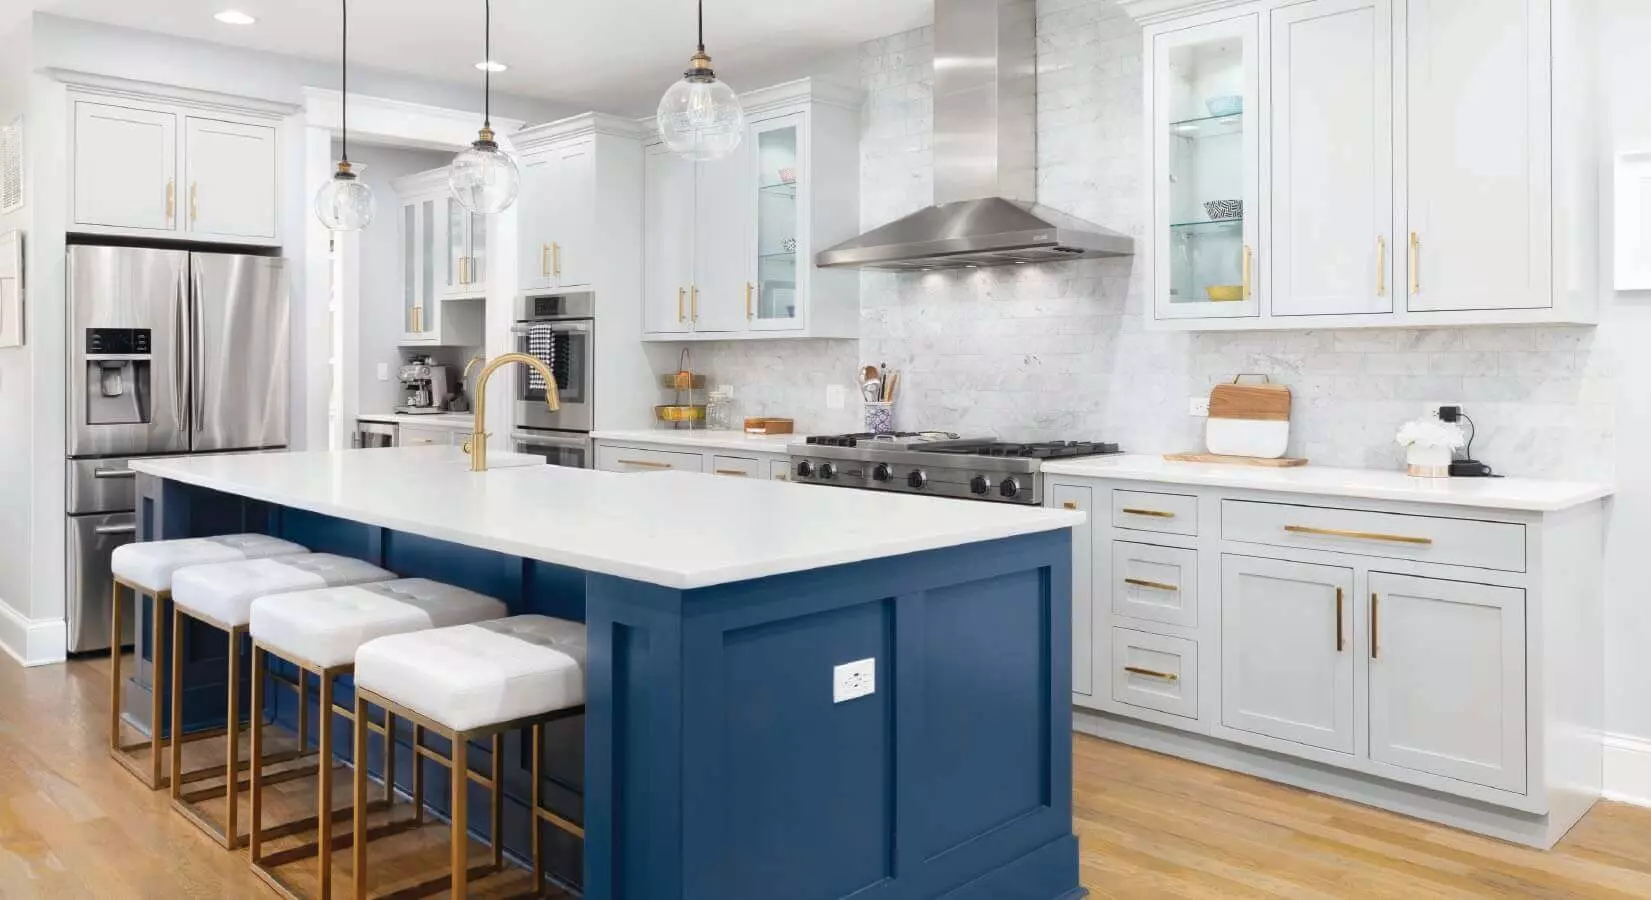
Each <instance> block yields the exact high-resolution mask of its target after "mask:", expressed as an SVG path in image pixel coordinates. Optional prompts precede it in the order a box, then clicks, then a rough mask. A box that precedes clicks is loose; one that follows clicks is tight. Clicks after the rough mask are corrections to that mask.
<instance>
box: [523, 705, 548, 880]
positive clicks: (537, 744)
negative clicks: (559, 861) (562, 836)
mask: <svg viewBox="0 0 1651 900" xmlns="http://www.w3.org/2000/svg"><path fill="white" fill-rule="evenodd" d="M544 740H545V725H544V723H543V722H539V723H537V724H535V725H534V726H533V763H532V765H530V766H528V771H529V772H530V773H532V776H533V809H531V810H529V811H528V816H527V820H528V823H529V824H528V830H529V833H530V835H531V837H532V840H533V896H535V897H537V896H539V893H540V892H541V891H543V890H544V889H545V853H544V850H543V848H542V845H543V843H544V842H543V837H544V833H543V832H542V831H541V830H540V829H541V827H542V826H541V825H540V824H539V821H540V819H539V808H540V807H542V806H543V805H544V798H543V797H542V796H541V793H542V788H541V787H540V780H541V779H540V775H539V760H540V759H543V758H544V749H545V745H544Z"/></svg>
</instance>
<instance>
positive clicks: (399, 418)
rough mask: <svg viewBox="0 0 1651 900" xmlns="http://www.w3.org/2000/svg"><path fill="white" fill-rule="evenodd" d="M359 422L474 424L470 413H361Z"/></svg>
mask: <svg viewBox="0 0 1651 900" xmlns="http://www.w3.org/2000/svg"><path fill="white" fill-rule="evenodd" d="M356 420H357V421H360V422H389V423H391V424H393V425H424V426H427V427H430V428H463V429H464V430H466V431H469V430H470V429H471V427H472V426H473V425H474V424H475V421H476V420H475V417H474V416H473V415H472V414H471V413H432V414H427V415H422V416H409V415H407V414H406V413H395V412H392V413H363V414H361V415H359V416H356ZM541 461H542V460H541Z"/></svg>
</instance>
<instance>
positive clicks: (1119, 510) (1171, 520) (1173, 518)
mask: <svg viewBox="0 0 1651 900" xmlns="http://www.w3.org/2000/svg"><path fill="white" fill-rule="evenodd" d="M1112 527H1114V528H1133V529H1135V530H1137V531H1161V532H1163V533H1165V534H1197V533H1198V498H1197V497H1194V496H1192V495H1190V494H1152V493H1147V492H1145V491H1116V490H1115V491H1113V492H1112Z"/></svg>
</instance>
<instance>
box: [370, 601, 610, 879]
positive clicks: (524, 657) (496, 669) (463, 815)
mask: <svg viewBox="0 0 1651 900" xmlns="http://www.w3.org/2000/svg"><path fill="white" fill-rule="evenodd" d="M369 705H372V706H377V707H379V708H381V709H383V710H385V712H386V713H387V714H390V715H395V716H401V717H403V718H406V719H410V720H412V721H413V723H414V724H415V726H420V727H422V728H425V729H428V730H431V731H434V732H435V733H436V734H438V735H441V736H442V737H445V738H447V739H448V740H449V741H450V742H451V743H452V748H453V750H452V757H451V758H450V759H448V758H444V757H442V756H441V755H440V754H439V753H436V752H435V751H433V750H429V749H427V748H426V747H424V745H423V744H422V743H421V742H415V743H414V745H413V753H414V756H413V760H414V763H415V767H416V769H415V772H416V774H415V782H414V788H413V791H414V802H415V803H421V802H422V799H423V798H422V790H421V787H422V785H421V784H420V782H419V780H418V776H417V770H422V768H423V765H422V763H421V762H420V758H421V757H422V758H426V759H431V760H434V761H436V762H437V763H439V764H441V765H444V766H447V767H448V768H449V769H450V770H451V772H452V778H451V781H452V791H453V796H452V807H451V809H450V810H449V814H450V818H451V836H450V841H451V848H450V856H451V859H452V862H451V867H452V872H451V874H450V875H447V876H443V877H440V878H436V879H433V880H431V881H427V882H424V883H422V884H419V885H416V886H413V887H409V888H406V889H404V890H399V891H397V892H396V896H422V895H423V893H427V892H429V891H431V890H435V889H437V888H439V887H440V885H441V884H442V883H443V882H447V883H449V885H450V889H449V890H450V894H451V896H452V897H454V898H455V900H456V898H461V897H464V896H465V892H466V890H467V889H468V885H469V880H470V877H471V876H472V875H476V876H478V877H480V876H483V875H487V874H491V873H493V872H497V871H500V870H501V869H503V868H504V844H503V843H502V840H501V835H500V832H501V831H502V830H503V826H504V811H503V806H502V805H501V803H500V800H501V797H502V794H503V782H504V755H503V740H502V738H503V735H504V733H505V732H507V731H514V730H516V729H519V728H529V729H532V735H533V737H532V740H533V762H532V766H531V768H532V778H533V788H532V798H531V801H530V803H531V807H530V814H529V816H528V820H529V822H530V823H531V834H532V838H531V839H532V841H533V853H532V860H533V884H534V889H533V895H534V896H539V895H540V893H541V892H542V891H543V889H544V876H545V870H544V857H543V854H542V851H541V850H540V846H539V845H540V823H541V822H542V821H544V822H550V823H551V824H552V825H554V826H556V827H557V828H560V829H562V830H563V831H565V832H567V833H568V834H571V835H574V836H575V837H577V838H579V839H580V840H584V837H585V830H584V828H582V827H580V826H579V825H576V824H574V823H572V822H569V821H568V820H566V819H564V818H562V817H561V816H558V815H556V814H555V813H553V812H551V811H550V810H549V809H546V808H545V806H544V804H543V802H542V798H541V797H540V790H541V787H540V782H541V781H542V778H541V774H540V771H539V769H540V762H539V760H540V757H541V756H542V750H543V746H544V726H545V725H546V724H547V723H550V722H553V721H556V720H558V719H563V718H567V717H569V716H576V715H582V714H583V713H584V711H585V626H584V624H583V623H580V622H570V621H568V620H566V619H553V618H550V617H548V616H513V617H511V618H508V619H498V620H495V621H492V622H482V623H480V624H475V625H460V626H457V627H455V628H437V629H433V630H430V631H418V632H413V633H410V634H398V635H393V636H391V637H383V638H379V639H377V640H374V641H368V642H367V643H365V644H363V645H362V646H361V649H360V650H358V651H357V652H356V656H355V752H356V756H357V757H358V758H360V757H364V756H365V755H366V752H367V734H368V728H367V721H368V720H367V707H368V706H369ZM485 737H491V738H492V739H493V753H492V757H493V768H492V772H491V774H490V775H488V776H485V777H484V776H482V775H481V774H479V773H476V772H471V771H470V766H469V761H468V753H469V747H470V742H471V741H472V740H476V739H478V738H485ZM366 772H367V770H366V768H365V767H363V766H357V767H356V770H355V810H356V812H355V834H354V845H353V851H354V857H355V897H356V900H366V898H367V896H368V891H367V841H368V834H367V816H366V810H365V807H366V803H365V802H364V801H365V799H366V796H367V774H366ZM471 781H475V782H477V783H479V784H481V785H483V786H484V787H486V788H488V789H489V790H491V791H492V792H493V803H492V809H491V813H492V831H491V840H492V850H493V857H492V861H491V863H490V864H488V865H485V866H481V867H479V868H478V869H477V870H475V871H472V870H471V868H470V865H469V857H470V853H469V850H470V838H469V834H468V831H469V827H470V816H469V803H468V799H469V791H468V787H469V782H471Z"/></svg>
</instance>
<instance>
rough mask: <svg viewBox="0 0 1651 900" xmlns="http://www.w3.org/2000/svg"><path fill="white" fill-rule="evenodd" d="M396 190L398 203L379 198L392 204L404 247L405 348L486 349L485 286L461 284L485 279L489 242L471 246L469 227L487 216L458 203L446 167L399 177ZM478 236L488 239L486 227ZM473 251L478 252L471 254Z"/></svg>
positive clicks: (470, 229) (402, 270)
mask: <svg viewBox="0 0 1651 900" xmlns="http://www.w3.org/2000/svg"><path fill="white" fill-rule="evenodd" d="M391 187H392V188H393V189H394V191H395V196H394V198H393V201H392V198H387V197H380V198H379V203H380V204H384V205H389V204H390V203H392V202H393V203H394V205H393V206H392V207H391V208H393V209H395V211H396V230H397V233H398V236H399V245H400V248H401V301H402V315H403V319H402V328H403V333H402V336H401V343H402V344H403V345H404V346H434V347H440V346H446V347H478V346H481V344H482V325H483V319H484V315H485V309H486V302H485V300H484V297H485V290H486V285H485V284H475V285H472V284H464V283H460V282H458V281H457V280H456V279H458V278H459V277H460V276H461V275H463V274H466V273H470V272H474V273H475V274H476V275H477V276H482V275H485V272H486V268H485V266H486V252H487V247H486V244H485V243H482V244H477V245H472V244H471V243H470V240H471V235H472V226H471V224H470V222H469V220H470V219H472V218H475V219H484V220H485V217H483V216H472V215H471V214H470V213H469V212H468V211H466V210H465V209H464V207H462V206H459V204H458V202H457V201H455V200H454V199H453V195H452V192H451V191H450V190H449V189H448V187H447V170H446V169H445V168H443V169H432V170H431V171H428V172H419V173H417V174H414V175H408V176H405V177H403V178H398V179H396V180H395V181H394V182H392V184H391ZM454 210H456V212H455V211H454ZM380 214H381V215H382V214H383V213H382V212H381V213H380ZM455 223H457V224H455ZM474 231H475V232H476V233H480V234H483V235H485V225H483V226H481V227H479V228H476V229H474ZM483 240H484V241H485V238H483ZM472 246H474V247H475V248H476V249H475V250H471V249H470V248H471V247H472ZM472 253H474V255H475V256H476V258H477V259H478V260H479V262H478V263H477V264H475V266H474V267H473V268H472V264H471V263H470V262H469V261H468V257H469V256H470V255H471V254H472Z"/></svg>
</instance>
